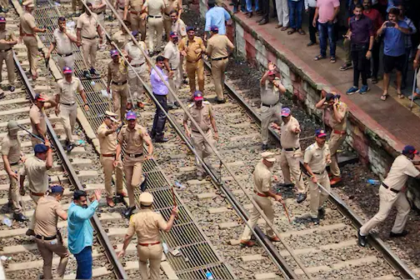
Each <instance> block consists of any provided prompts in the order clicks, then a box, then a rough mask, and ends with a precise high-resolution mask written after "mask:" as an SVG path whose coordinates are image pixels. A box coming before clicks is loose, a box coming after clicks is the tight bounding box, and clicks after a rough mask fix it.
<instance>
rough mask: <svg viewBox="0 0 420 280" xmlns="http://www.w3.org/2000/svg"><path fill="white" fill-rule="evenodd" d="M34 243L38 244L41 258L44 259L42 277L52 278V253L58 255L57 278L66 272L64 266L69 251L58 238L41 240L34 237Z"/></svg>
mask: <svg viewBox="0 0 420 280" xmlns="http://www.w3.org/2000/svg"><path fill="white" fill-rule="evenodd" d="M35 243H36V245H37V246H38V250H39V253H40V254H41V257H42V259H43V260H44V267H43V274H44V279H53V275H52V271H51V270H52V263H53V255H54V253H56V254H57V255H58V256H59V257H60V263H59V264H58V267H57V275H58V276H59V278H62V277H63V276H64V273H65V272H66V266H67V262H68V259H69V252H68V251H67V248H66V247H65V246H64V245H63V244H62V243H61V242H60V241H59V240H58V239H53V240H41V239H38V238H35Z"/></svg>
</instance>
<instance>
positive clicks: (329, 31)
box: [318, 22, 336, 57]
mask: <svg viewBox="0 0 420 280" xmlns="http://www.w3.org/2000/svg"><path fill="white" fill-rule="evenodd" d="M334 26H335V24H334V23H328V22H326V23H320V22H318V31H319V46H320V49H321V56H322V57H326V56H327V38H328V43H329V44H330V56H331V57H335V47H336V45H335V38H334V37H335V33H334Z"/></svg>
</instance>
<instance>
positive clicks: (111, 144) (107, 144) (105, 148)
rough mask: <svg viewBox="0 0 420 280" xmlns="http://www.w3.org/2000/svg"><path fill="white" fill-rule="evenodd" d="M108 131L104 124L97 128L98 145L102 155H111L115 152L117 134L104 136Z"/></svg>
mask: <svg viewBox="0 0 420 280" xmlns="http://www.w3.org/2000/svg"><path fill="white" fill-rule="evenodd" d="M108 130H109V127H108V126H107V125H106V124H105V123H103V124H101V125H100V126H99V127H98V136H99V145H100V147H101V154H103V155H110V154H111V155H113V154H115V153H116V151H117V132H114V133H111V134H108V135H105V133H106V132H107V131H108Z"/></svg>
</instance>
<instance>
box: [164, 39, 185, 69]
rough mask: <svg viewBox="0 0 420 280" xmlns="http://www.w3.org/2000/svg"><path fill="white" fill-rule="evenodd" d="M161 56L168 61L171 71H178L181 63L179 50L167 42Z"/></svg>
mask: <svg viewBox="0 0 420 280" xmlns="http://www.w3.org/2000/svg"><path fill="white" fill-rule="evenodd" d="M163 56H164V57H165V58H166V59H168V60H169V65H170V67H171V69H172V70H175V69H178V67H179V64H180V61H181V54H180V53H179V49H178V46H177V45H176V44H174V43H173V42H171V41H169V42H168V43H167V44H166V46H165V49H164V50H163Z"/></svg>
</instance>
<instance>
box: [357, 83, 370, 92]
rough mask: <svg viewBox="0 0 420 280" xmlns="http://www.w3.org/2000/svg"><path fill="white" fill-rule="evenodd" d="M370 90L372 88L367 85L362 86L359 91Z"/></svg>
mask: <svg viewBox="0 0 420 280" xmlns="http://www.w3.org/2000/svg"><path fill="white" fill-rule="evenodd" d="M369 90H370V88H369V87H368V86H367V85H366V86H362V87H361V88H360V89H359V90H358V91H357V92H358V93H360V94H365V93H367V92H368V91H369Z"/></svg>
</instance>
